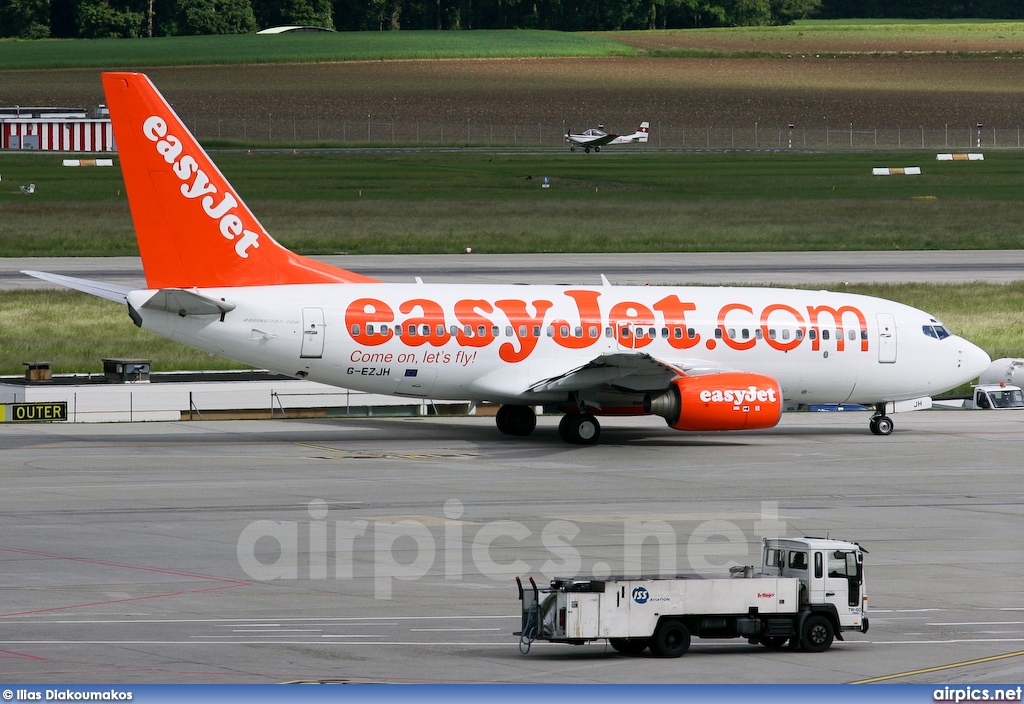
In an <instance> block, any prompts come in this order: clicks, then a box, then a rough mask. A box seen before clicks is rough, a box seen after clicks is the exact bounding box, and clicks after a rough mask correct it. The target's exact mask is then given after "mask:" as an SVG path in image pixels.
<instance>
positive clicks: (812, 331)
mask: <svg viewBox="0 0 1024 704" xmlns="http://www.w3.org/2000/svg"><path fill="white" fill-rule="evenodd" d="M827 334H828V331H826V332H825V333H824V335H827ZM824 335H823V337H824ZM817 337H818V331H817V330H815V329H814V328H811V329H810V330H808V331H807V339H808V340H814V339H817ZM826 339H828V338H826Z"/></svg>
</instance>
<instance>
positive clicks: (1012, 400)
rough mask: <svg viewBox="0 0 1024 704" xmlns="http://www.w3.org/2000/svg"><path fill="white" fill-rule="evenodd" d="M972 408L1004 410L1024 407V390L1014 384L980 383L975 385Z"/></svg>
mask: <svg viewBox="0 0 1024 704" xmlns="http://www.w3.org/2000/svg"><path fill="white" fill-rule="evenodd" d="M970 407H971V408H980V409H983V410H1003V409H1010V408H1024V391H1021V388H1020V387H1019V386H1014V385H1012V384H1006V383H1000V384H978V385H977V386H975V387H974V396H973V397H972V398H971V404H970Z"/></svg>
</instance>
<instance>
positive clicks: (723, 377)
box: [644, 372, 782, 431]
mask: <svg viewBox="0 0 1024 704" xmlns="http://www.w3.org/2000/svg"><path fill="white" fill-rule="evenodd" d="M644 410H646V411H647V412H648V413H652V414H654V415H657V416H661V417H662V418H664V419H665V420H666V421H668V424H669V426H670V427H672V428H675V429H676V430H694V431H704V430H752V429H755V428H771V427H773V426H774V425H776V424H777V423H778V422H779V418H780V417H781V416H782V389H781V388H780V387H779V384H778V382H776V381H775V379H772V378H771V377H770V376H764V375H763V374H751V373H747V372H722V373H720V374H708V375H706V376H682V377H678V378H676V379H673V380H672V385H671V386H670V387H669V388H668V390H667V391H662V392H660V393H652V394H647V396H646V398H645V399H644Z"/></svg>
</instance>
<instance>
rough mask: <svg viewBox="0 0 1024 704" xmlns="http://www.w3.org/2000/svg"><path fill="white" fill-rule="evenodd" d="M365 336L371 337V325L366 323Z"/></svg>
mask: <svg viewBox="0 0 1024 704" xmlns="http://www.w3.org/2000/svg"><path fill="white" fill-rule="evenodd" d="M366 334H367V335H372V334H373V325H372V324H371V323H367V324H366Z"/></svg>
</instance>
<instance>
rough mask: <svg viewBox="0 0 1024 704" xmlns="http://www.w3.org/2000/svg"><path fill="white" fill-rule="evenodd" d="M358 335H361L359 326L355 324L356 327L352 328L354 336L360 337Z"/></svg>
mask: <svg viewBox="0 0 1024 704" xmlns="http://www.w3.org/2000/svg"><path fill="white" fill-rule="evenodd" d="M358 334H359V325H358V324H355V325H353V326H352V335H358Z"/></svg>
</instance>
